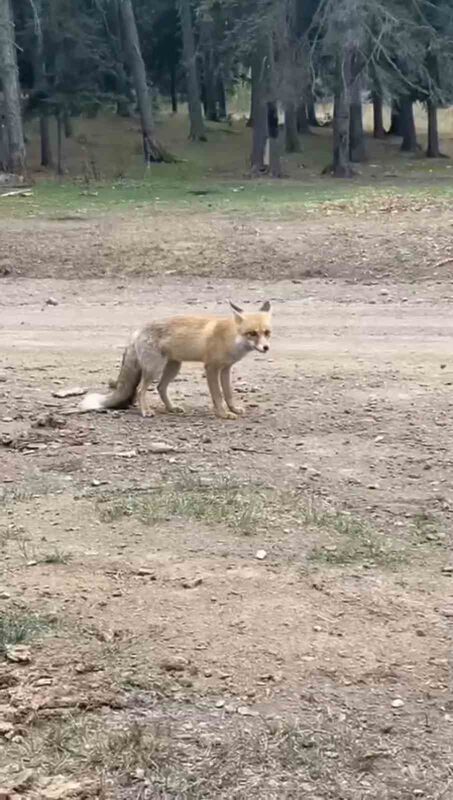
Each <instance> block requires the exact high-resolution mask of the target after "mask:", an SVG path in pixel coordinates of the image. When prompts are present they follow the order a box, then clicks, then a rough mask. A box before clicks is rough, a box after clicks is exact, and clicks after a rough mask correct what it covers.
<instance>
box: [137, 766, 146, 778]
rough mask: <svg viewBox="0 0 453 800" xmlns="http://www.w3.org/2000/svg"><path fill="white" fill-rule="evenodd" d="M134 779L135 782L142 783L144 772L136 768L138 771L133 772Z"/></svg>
mask: <svg viewBox="0 0 453 800" xmlns="http://www.w3.org/2000/svg"><path fill="white" fill-rule="evenodd" d="M135 777H136V778H137V780H139V781H143V780H144V779H145V770H144V769H142V768H141V767H138V769H136V770H135Z"/></svg>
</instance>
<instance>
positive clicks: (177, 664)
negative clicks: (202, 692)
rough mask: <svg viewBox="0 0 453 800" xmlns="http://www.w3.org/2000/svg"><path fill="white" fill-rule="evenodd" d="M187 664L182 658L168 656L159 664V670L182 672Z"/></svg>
mask: <svg viewBox="0 0 453 800" xmlns="http://www.w3.org/2000/svg"><path fill="white" fill-rule="evenodd" d="M188 664H189V662H188V661H187V659H186V658H184V657H183V656H170V657H169V658H164V659H162V661H161V662H160V665H159V666H160V668H161V669H162V670H164V671H165V672H183V671H184V670H185V669H186V667H187V666H188Z"/></svg>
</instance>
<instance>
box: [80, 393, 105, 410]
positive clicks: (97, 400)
mask: <svg viewBox="0 0 453 800" xmlns="http://www.w3.org/2000/svg"><path fill="white" fill-rule="evenodd" d="M104 400H105V395H104V394H97V393H96V392H91V394H87V395H86V396H85V397H84V398H83V400H82V401H81V403H79V411H100V410H101V409H102V408H104Z"/></svg>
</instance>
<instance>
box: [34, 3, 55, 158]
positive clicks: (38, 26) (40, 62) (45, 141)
mask: <svg viewBox="0 0 453 800" xmlns="http://www.w3.org/2000/svg"><path fill="white" fill-rule="evenodd" d="M30 5H31V10H32V14H33V39H34V42H33V45H34V46H33V73H34V74H33V89H34V91H35V92H41V93H42V95H43V97H44V96H46V95H47V92H48V84H47V75H46V65H45V57H44V37H43V33H42V2H41V0H30ZM42 102H43V101H41V105H42ZM39 133H40V140H41V166H42V167H51V166H52V163H53V159H52V146H51V141H50V124H49V115H48V113H47V112H46V110H45V109H41V112H40V115H39Z"/></svg>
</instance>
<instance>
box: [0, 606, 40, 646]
mask: <svg viewBox="0 0 453 800" xmlns="http://www.w3.org/2000/svg"><path fill="white" fill-rule="evenodd" d="M48 628H49V623H48V622H47V621H46V620H45V619H43V618H41V617H38V616H37V615H36V614H32V613H30V614H25V613H23V612H19V611H9V612H6V613H3V614H0V654H1V655H4V654H5V653H6V651H7V649H8V648H9V647H13V646H14V645H17V644H25V643H26V642H28V641H30V640H31V639H33V638H34V637H35V636H37V635H38V634H40V633H42V632H44V631H46V630H48Z"/></svg>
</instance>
